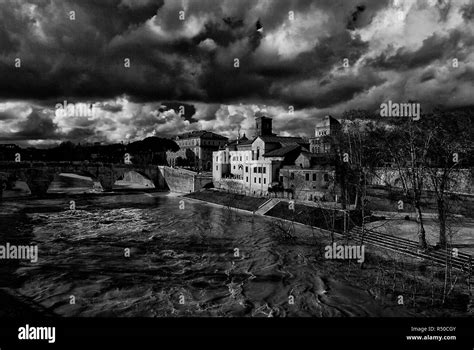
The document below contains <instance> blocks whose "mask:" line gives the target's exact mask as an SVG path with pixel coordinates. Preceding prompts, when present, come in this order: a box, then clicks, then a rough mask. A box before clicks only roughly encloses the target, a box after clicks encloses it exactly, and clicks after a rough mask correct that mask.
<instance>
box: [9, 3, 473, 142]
mask: <svg viewBox="0 0 474 350" xmlns="http://www.w3.org/2000/svg"><path fill="white" fill-rule="evenodd" d="M428 1H429V2H428ZM182 10H184V16H185V19H184V20H181V19H180V18H179V11H182ZM70 11H74V14H75V20H70ZM290 12H291V13H292V14H294V20H290ZM473 13H474V4H473V3H472V1H468V0H459V3H458V2H449V1H445V0H436V1H435V0H417V1H405V0H400V1H393V0H318V1H314V0H272V1H258V0H192V1H186V0H183V1H173V0H157V1H155V0H101V1H97V0H80V1H79V0H77V1H73V0H27V1H24V0H4V1H3V3H2V6H1V7H0V77H1V79H0V99H2V100H4V101H11V100H14V101H25V104H28V103H32V104H34V105H35V108H34V109H35V111H34V112H32V113H33V114H35V113H36V116H34V115H31V116H29V117H28V118H26V117H25V114H24V110H22V111H23V114H21V116H22V117H21V118H23V119H21V118H19V122H18V123H17V124H18V125H14V126H13V124H12V119H11V118H10V116H11V115H15V113H19V112H18V108H19V107H18V106H17V107H15V108H16V109H15V110H13V111H11V110H9V108H11V107H9V106H3V107H2V104H1V101H0V124H1V125H0V126H2V127H3V128H4V129H5V130H7V129H8V130H15V131H14V132H13V134H11V133H10V136H12V135H13V136H14V137H16V138H19V137H24V138H28V137H30V138H31V139H35V138H38V137H40V138H44V139H47V138H49V139H55V138H57V137H66V138H68V137H69V138H74V139H80V137H84V138H88V139H91V138H94V137H95V138H99V137H106V138H108V139H113V140H120V139H123V138H128V139H130V138H133V137H142V136H144V135H147V133H152V132H155V131H156V132H161V133H164V134H173V133H178V132H183V131H187V130H197V129H199V128H202V127H207V128H214V127H215V128H216V130H220V131H223V130H226V128H233V129H236V128H238V127H239V122H236V121H235V120H231V118H226V117H225V114H226V112H225V108H224V109H223V108H222V107H221V104H225V105H233V106H236V105H239V104H240V103H243V104H247V105H250V106H251V107H255V106H256V105H265V104H268V105H277V106H279V107H281V111H285V110H287V108H288V106H289V105H292V106H294V107H295V108H296V109H298V110H299V113H300V114H298V115H299V116H301V117H300V119H304V120H305V121H304V123H309V122H308V120H310V119H309V114H314V115H317V116H320V115H321V114H322V113H326V112H328V110H327V109H333V110H335V111H343V110H344V109H345V108H353V107H357V108H369V107H370V108H371V107H372V106H374V105H375V106H377V105H380V99H383V98H386V96H398V97H400V98H405V97H406V96H410V97H411V96H413V95H414V97H418V95H422V98H423V101H424V103H425V104H430V103H432V104H437V103H440V101H442V102H446V103H454V104H455V103H461V102H453V101H462V103H466V101H468V98H466V89H468V88H469V87H471V86H472V83H470V82H469V78H470V77H471V76H472V70H473V69H474V68H473V67H472V62H471V61H472V52H473V46H474V36H473V35H472V33H473V32H474V28H473V27H472V26H473V24H472V18H473ZM257 29H259V30H257ZM454 57H455V58H457V59H458V60H459V61H460V64H461V67H460V68H459V69H458V70H457V71H453V72H451V73H449V74H448V73H446V72H444V71H443V65H446V62H450V60H452V58H454ZM17 58H20V59H21V67H19V68H17V67H15V59H17ZM236 58H237V59H239V67H234V62H235V61H234V60H235V59H236ZM128 59H129V60H130V67H126V66H125V62H126V60H128ZM344 59H347V60H348V61H349V67H343V66H342V63H343V60H344ZM443 72H444V73H443ZM418 84H424V85H423V89H420V88H419V86H418ZM458 85H459V87H457V88H455V87H456V86H458ZM426 89H431V90H426ZM444 90H449V91H454V92H455V93H456V94H458V95H459V96H453V97H450V96H449V95H448V94H446V93H444V92H443V91H444ZM63 100H67V101H87V102H90V103H97V106H98V110H99V113H98V115H97V116H95V117H94V118H91V119H80V118H76V119H74V120H69V119H67V120H65V119H61V118H57V117H55V116H54V105H55V104H56V103H60V102H62V101H63ZM125 100H126V101H125ZM32 101H33V102H32ZM163 101H170V102H163ZM161 103H163V104H165V105H167V106H168V107H167V108H165V109H161V110H160V108H159V104H161ZM183 104H184V105H185V106H187V107H186V108H185V113H184V115H183V116H179V115H177V114H176V113H175V112H176V109H177V108H179V105H183ZM41 108H43V110H42V112H41V113H40V111H41ZM321 109H324V112H322V111H321ZM252 110H253V109H252V108H249V109H248V111H246V112H245V116H244V115H243V114H242V115H240V114H239V115H236V118H237V117H238V118H240V119H241V123H244V122H245V123H247V122H246V120H247V119H246V118H247V117H248V115H250V114H252V113H253V112H252ZM229 113H230V112H229ZM242 113H243V112H242ZM17 115H20V114H17ZM219 118H221V119H219ZM48 119H49V122H48ZM218 119H219V123H217V122H216V123H214V124H213V123H212V121H213V120H216V121H217V120H218ZM295 120H296V119H295ZM19 123H20V124H19ZM21 123H23V124H21ZM35 123H36V124H35ZM41 123H42V124H41ZM301 123H303V122H301ZM33 125H37V129H38V130H39V131H41V133H42V135H37V134H35V132H36V131H34V130H33V127H32V126H33ZM302 125H303V124H299V125H295V126H294V127H292V128H293V129H292V130H301V129H302V128H304V127H303V126H302ZM305 125H306V124H305ZM246 127H247V126H246ZM18 130H20V131H18ZM1 135H2V137H3V136H5V135H6V134H5V133H3V134H1Z"/></svg>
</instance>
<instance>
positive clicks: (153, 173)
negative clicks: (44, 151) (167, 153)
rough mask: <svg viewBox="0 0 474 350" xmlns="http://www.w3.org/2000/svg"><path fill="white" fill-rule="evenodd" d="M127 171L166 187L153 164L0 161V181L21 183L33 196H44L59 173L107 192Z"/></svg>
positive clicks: (157, 186)
mask: <svg viewBox="0 0 474 350" xmlns="http://www.w3.org/2000/svg"><path fill="white" fill-rule="evenodd" d="M130 171H135V172H137V173H139V174H141V175H142V176H144V177H145V178H148V179H149V180H151V181H152V182H153V184H154V185H155V188H157V189H166V188H167V186H166V182H165V180H164V178H163V176H162V174H161V172H160V170H159V169H158V166H156V165H136V164H106V163H91V162H0V180H3V181H11V180H15V181H24V182H26V183H27V184H28V186H29V188H30V190H31V193H32V194H33V195H42V194H44V193H46V192H47V190H48V188H49V185H50V184H51V182H52V181H53V180H54V178H55V176H56V175H58V174H60V173H73V174H77V175H82V176H88V177H91V178H92V179H93V180H94V181H98V182H100V184H101V185H102V188H103V189H104V190H111V189H112V187H113V185H114V183H115V182H116V181H117V180H119V179H121V178H122V177H123V175H124V174H125V173H127V172H130Z"/></svg>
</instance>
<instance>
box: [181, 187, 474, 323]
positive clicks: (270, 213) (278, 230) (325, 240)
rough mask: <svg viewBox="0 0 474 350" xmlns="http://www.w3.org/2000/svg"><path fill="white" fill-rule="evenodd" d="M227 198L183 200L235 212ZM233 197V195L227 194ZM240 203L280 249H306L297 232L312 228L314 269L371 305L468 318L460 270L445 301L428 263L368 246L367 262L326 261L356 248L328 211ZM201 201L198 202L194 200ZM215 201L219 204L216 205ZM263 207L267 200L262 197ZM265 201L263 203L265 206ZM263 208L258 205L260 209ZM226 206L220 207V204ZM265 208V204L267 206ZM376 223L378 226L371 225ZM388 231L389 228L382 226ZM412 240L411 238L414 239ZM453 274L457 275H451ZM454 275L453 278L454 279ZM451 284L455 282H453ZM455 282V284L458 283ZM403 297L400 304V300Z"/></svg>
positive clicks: (438, 274)
mask: <svg viewBox="0 0 474 350" xmlns="http://www.w3.org/2000/svg"><path fill="white" fill-rule="evenodd" d="M226 195H227V193H225V192H218V191H215V190H213V191H208V190H206V191H201V192H199V193H194V194H193V195H186V196H185V197H187V198H191V199H195V200H196V199H197V200H199V201H203V202H205V201H206V200H205V199H210V200H209V203H212V205H219V204H217V203H218V202H224V203H226V205H225V207H230V208H234V205H235V207H237V205H239V204H238V203H237V202H234V201H231V200H229V201H227V202H226V201H225V200H224V199H223V198H225V196H226ZM231 196H234V194H231ZM239 196H240V197H239V203H242V202H248V203H254V204H253V206H252V210H249V211H247V212H248V213H249V214H254V215H260V216H263V217H267V218H271V219H273V220H274V222H273V230H272V231H271V232H268V234H269V236H271V237H273V239H275V241H276V242H278V244H281V245H284V246H286V245H299V244H302V242H305V243H304V244H308V238H309V237H308V236H307V235H306V236H305V235H303V236H301V232H304V231H307V229H308V228H310V229H311V235H312V237H311V239H310V242H311V243H309V244H310V245H312V246H313V251H314V256H315V257H316V261H317V263H318V265H319V266H320V267H321V268H322V269H323V270H324V271H325V274H329V275H331V276H333V277H334V278H335V279H337V280H340V281H344V282H345V283H349V284H350V285H352V286H354V287H356V288H360V289H365V290H366V291H367V292H368V293H369V294H370V295H371V296H372V297H373V298H374V299H375V300H378V301H380V302H382V303H383V304H385V305H386V307H389V308H392V307H393V305H396V304H397V303H400V300H402V301H401V304H398V305H400V307H402V308H404V305H405V306H406V310H405V311H406V312H408V313H409V314H411V315H412V316H443V317H446V316H448V317H449V316H468V315H471V313H470V312H472V310H471V311H469V312H468V311H467V310H468V305H469V295H468V290H467V288H466V287H465V283H466V276H465V275H464V274H463V273H462V272H460V271H454V270H453V271H452V272H451V273H452V274H453V275H452V276H451V277H449V278H448V277H446V278H448V280H447V281H446V282H447V283H448V284H449V283H453V285H452V287H453V289H452V290H451V291H450V292H449V293H448V295H446V296H445V293H446V292H445V291H443V289H444V283H445V275H444V271H443V270H444V267H441V266H438V265H435V264H433V263H431V262H430V261H426V260H421V259H418V258H414V257H410V256H406V255H404V254H401V253H397V252H394V251H391V250H387V249H384V248H382V247H375V246H372V245H369V246H366V247H365V248H366V250H365V261H364V263H363V264H357V263H355V262H353V261H351V260H346V261H344V260H337V259H336V260H332V259H329V260H328V259H327V257H326V256H325V254H324V252H325V249H326V247H327V246H328V245H331V244H333V243H335V244H336V245H339V246H341V245H342V246H345V245H354V244H357V242H356V241H354V240H352V239H348V238H347V237H345V236H344V235H342V234H341V232H339V233H338V232H331V231H330V227H331V226H332V222H333V221H332V220H334V222H335V226H336V228H339V231H340V229H341V228H342V227H343V221H342V220H343V218H342V217H341V216H338V215H333V217H331V215H330V214H329V213H330V212H332V211H331V210H323V209H322V208H318V207H314V206H311V205H308V206H306V205H304V204H303V203H301V202H300V203H294V204H293V205H292V207H293V208H294V209H292V208H290V206H289V202H288V201H285V200H280V201H279V202H278V203H277V204H276V205H274V206H272V208H270V209H269V210H267V211H266V212H265V213H259V212H258V211H256V210H255V207H256V206H257V203H261V201H257V200H258V198H254V197H247V198H242V197H245V196H242V195H239ZM198 198H199V199H198ZM216 198H219V200H216ZM262 200H264V201H265V202H268V199H266V198H263V199H262ZM265 202H264V203H265ZM260 205H261V204H260ZM222 206H224V205H222ZM265 206H266V204H265ZM373 224H374V225H377V224H380V222H379V221H376V222H374V223H373ZM385 229H386V230H387V227H385ZM413 236H414V234H413ZM454 275H456V276H454ZM453 276H454V277H453ZM453 281H454V282H453ZM456 282H457V283H456ZM400 296H402V299H400V298H399V297H400Z"/></svg>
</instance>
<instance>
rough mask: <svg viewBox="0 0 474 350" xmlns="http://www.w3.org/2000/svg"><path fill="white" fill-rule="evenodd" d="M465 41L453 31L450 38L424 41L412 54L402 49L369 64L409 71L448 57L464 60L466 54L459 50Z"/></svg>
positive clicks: (369, 61)
mask: <svg viewBox="0 0 474 350" xmlns="http://www.w3.org/2000/svg"><path fill="white" fill-rule="evenodd" d="M462 40H463V38H462V35H461V33H460V32H459V31H456V30H454V31H452V32H451V33H450V35H449V36H448V37H440V36H439V35H437V34H433V35H432V36H430V37H429V38H427V39H425V40H424V41H423V45H422V46H421V47H420V48H419V49H418V50H416V51H414V52H411V51H407V50H406V49H403V48H400V49H398V50H397V53H396V54H395V55H390V56H388V55H387V54H385V53H384V54H382V55H380V56H378V57H377V58H375V59H370V60H367V64H368V65H370V66H372V67H376V68H383V69H396V70H407V69H413V68H418V67H424V66H427V65H428V64H430V63H431V62H433V61H436V60H439V59H441V58H446V57H450V58H452V57H457V58H458V59H463V58H464V57H465V54H464V53H463V52H462V51H461V50H460V49H459V48H458V44H459V43H460V42H461V41H462Z"/></svg>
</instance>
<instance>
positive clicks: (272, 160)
mask: <svg viewBox="0 0 474 350" xmlns="http://www.w3.org/2000/svg"><path fill="white" fill-rule="evenodd" d="M256 130H257V135H256V137H255V138H254V139H253V140H247V139H241V140H236V141H234V142H231V143H230V144H228V145H227V146H226V148H225V149H223V150H219V151H217V152H214V153H213V167H212V168H213V169H212V170H213V180H214V186H215V187H218V188H224V189H229V188H231V189H234V190H238V191H241V192H245V193H248V194H250V195H266V194H267V193H268V190H269V188H270V187H271V186H272V185H274V184H277V183H278V181H279V178H278V176H279V169H280V168H281V167H282V166H283V165H284V164H288V163H289V164H291V163H292V162H294V159H296V157H297V156H298V154H299V152H300V151H301V149H302V147H305V146H307V144H306V142H305V140H303V139H302V138H300V137H282V136H275V134H273V133H272V119H271V118H268V117H264V116H261V117H257V118H256Z"/></svg>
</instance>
